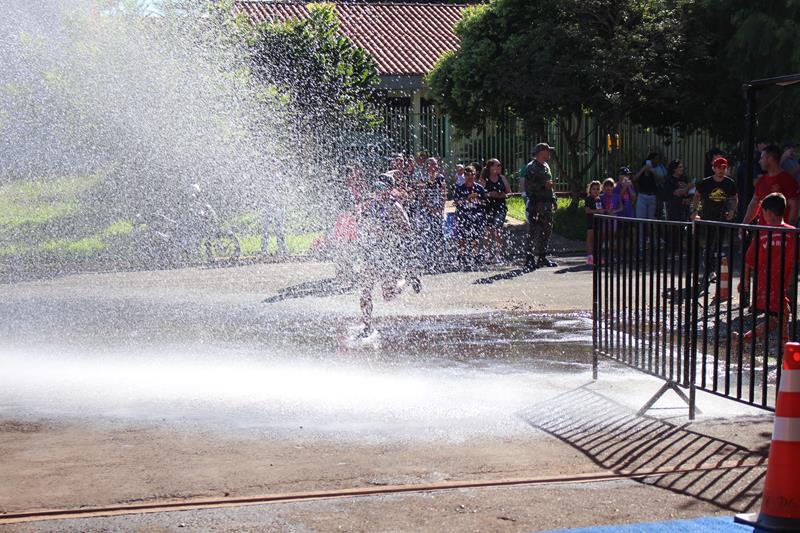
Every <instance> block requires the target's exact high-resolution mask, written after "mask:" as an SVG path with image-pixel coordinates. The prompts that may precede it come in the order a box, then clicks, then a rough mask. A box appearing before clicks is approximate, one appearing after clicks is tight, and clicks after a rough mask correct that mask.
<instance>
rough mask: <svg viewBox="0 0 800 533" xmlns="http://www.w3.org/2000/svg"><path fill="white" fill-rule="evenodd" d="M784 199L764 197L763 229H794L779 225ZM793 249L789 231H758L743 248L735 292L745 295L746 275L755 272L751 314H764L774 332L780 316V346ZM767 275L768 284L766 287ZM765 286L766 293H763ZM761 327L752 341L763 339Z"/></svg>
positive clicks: (793, 236)
mask: <svg viewBox="0 0 800 533" xmlns="http://www.w3.org/2000/svg"><path fill="white" fill-rule="evenodd" d="M786 204H787V202H786V198H785V197H784V196H783V195H782V194H781V193H772V194H769V195H767V196H766V197H765V198H764V200H763V201H762V202H761V212H762V216H763V217H764V218H765V221H766V224H765V225H766V226H775V227H778V228H788V229H794V227H793V226H791V225H789V224H787V223H785V222H784V221H783V215H784V213H785V212H786ZM756 246H758V247H759V250H758V267H756V265H755V255H756V249H755V247H756ZM796 247H797V234H796V233H795V232H793V231H791V232H786V231H765V230H760V231H758V235H757V237H756V238H754V239H753V240H752V241H750V246H749V247H748V248H747V253H746V255H745V259H744V262H745V266H744V280H745V281H744V286H742V284H741V283H740V285H739V292H741V293H743V294H746V293H747V287H748V285H749V280H750V272H751V271H752V270H753V269H754V268H755V269H756V271H757V276H758V277H757V280H756V281H757V291H758V294H756V304H755V312H756V313H759V312H764V313H766V314H767V316H768V317H769V325H770V329H771V330H772V331H775V330H776V329H777V328H778V323H779V322H778V317H779V316H780V315H781V314H783V342H786V339H787V336H788V331H789V329H788V322H789V297H788V294H789V289H790V283H791V281H792V276H793V275H795V270H794V258H795V249H796ZM781 258H782V259H783V261H781ZM767 275H769V283H767ZM781 275H782V277H783V279H781ZM767 285H769V292H767ZM765 329H766V328H765V324H764V323H763V322H762V323H761V324H759V325H757V326H756V327H755V334H756V338H758V337H761V336H763V335H764V331H765ZM752 334H753V332H752V331H748V332H747V333H745V341H749V340H750V339H751V337H752ZM733 340H734V342H736V341H738V333H736V332H733Z"/></svg>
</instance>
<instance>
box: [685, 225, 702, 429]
mask: <svg viewBox="0 0 800 533" xmlns="http://www.w3.org/2000/svg"><path fill="white" fill-rule="evenodd" d="M698 233H699V230H698V224H697V222H692V231H691V234H690V235H691V239H692V247H691V248H692V254H691V261H692V281H691V283H692V312H691V315H692V320H691V324H690V327H689V335H690V349H689V353H688V354H687V355H688V357H687V363H688V364H689V420H694V415H695V403H696V396H697V307H698V302H699V300H700V273H699V270H700V236H699V235H698Z"/></svg>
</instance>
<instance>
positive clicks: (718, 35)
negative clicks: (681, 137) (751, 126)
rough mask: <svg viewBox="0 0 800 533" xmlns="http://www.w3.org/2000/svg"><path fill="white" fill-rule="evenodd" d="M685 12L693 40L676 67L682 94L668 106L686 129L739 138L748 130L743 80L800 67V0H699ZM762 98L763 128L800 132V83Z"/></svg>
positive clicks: (684, 29)
mask: <svg viewBox="0 0 800 533" xmlns="http://www.w3.org/2000/svg"><path fill="white" fill-rule="evenodd" d="M680 14H681V25H680V30H679V31H680V33H681V34H682V35H683V36H684V39H685V41H686V46H684V47H683V49H682V51H681V53H680V55H679V57H677V58H676V59H677V60H676V62H675V64H673V65H669V68H670V70H671V71H672V72H673V76H672V79H671V82H670V83H671V85H672V87H673V91H674V94H675V95H676V98H675V99H674V100H673V101H671V102H664V106H663V108H662V111H663V113H664V114H665V115H669V116H672V117H673V122H674V124H675V125H677V126H679V127H681V128H683V129H687V130H691V129H697V128H705V129H708V130H709V131H711V132H712V133H713V134H714V135H715V136H718V137H720V138H722V139H724V140H726V141H728V142H737V141H739V140H741V139H742V137H743V135H744V111H745V109H744V108H745V101H744V98H743V96H742V84H744V83H746V82H748V81H750V80H754V79H760V78H770V77H775V76H783V75H787V74H797V73H800V47H798V46H797V43H798V36H800V2H798V1H797V0H776V1H772V2H763V3H758V4H753V3H752V2H748V1H746V0H697V1H690V2H689V1H687V2H684V3H682V4H681V5H680ZM678 96H680V98H678ZM759 100H760V102H759V123H758V132H759V134H761V135H763V136H766V137H768V138H772V139H780V138H782V137H784V136H786V135H790V134H794V135H797V134H798V133H800V125H798V122H797V118H796V110H797V109H798V107H800V88H798V87H796V86H795V87H790V88H778V87H776V88H774V89H770V90H767V91H764V92H762V93H760V94H759Z"/></svg>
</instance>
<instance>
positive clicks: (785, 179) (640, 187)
mask: <svg viewBox="0 0 800 533" xmlns="http://www.w3.org/2000/svg"><path fill="white" fill-rule="evenodd" d="M796 149H797V145H796V143H795V142H794V141H792V140H791V139H787V140H785V141H784V142H783V143H782V147H781V146H779V145H778V144H775V143H769V142H766V141H762V140H760V141H758V143H757V147H756V154H755V159H754V161H755V167H756V168H754V169H752V175H753V176H754V177H755V181H754V185H753V186H754V189H755V192H754V194H753V197H752V200H751V202H750V203H749V204H748V206H747V208H746V209H745V211H744V214H743V216H741V217H739V196H740V191H739V187H740V186H741V185H742V184H743V183H745V179H746V178H745V177H744V176H745V175H746V172H745V171H746V170H747V169H746V168H745V167H744V163H742V164H741V165H740V166H739V168H738V170H737V172H736V173H735V174H733V175H732V173H731V168H730V167H731V164H730V162H729V160H728V158H727V157H726V156H725V154H724V153H722V152H721V151H720V150H718V149H712V150H710V151H709V153H708V156H707V164H706V170H705V172H706V176H705V177H703V178H700V179H695V178H694V177H691V176H689V175H687V173H686V167H685V165H684V163H683V161H681V160H680V159H674V160H672V161H670V162H669V163H668V164H667V166H666V167H665V166H664V165H663V164H662V162H661V157H660V154H658V153H655V152H654V153H650V154H649V155H648V156H647V157H646V158H645V160H644V161H643V162H642V164H641V166H640V167H639V168H638V170H636V171H632V170H631V169H630V168H629V167H621V168H620V169H619V171H618V172H617V177H616V180H607V181H611V182H614V187H613V190H612V191H611V192H610V193H607V192H606V188H605V183H604V184H603V186H602V192H600V191H599V189H600V188H601V187H599V185H600V182H592V183H590V184H589V188H588V189H587V193H586V198H587V200H586V207H585V211H586V217H587V262H588V263H592V262H593V257H592V255H591V250H592V247H591V246H592V242H593V238H594V236H593V235H592V232H591V231H590V230H591V227H590V225H591V224H592V219H593V217H594V215H596V214H615V215H617V216H620V217H628V218H639V219H648V220H670V221H678V222H690V221H693V220H708V221H717V222H732V221H733V222H743V223H746V224H750V223H754V222H756V221H759V222H760V223H761V224H763V223H764V219H763V217H762V216H760V213H761V209H760V206H761V201H762V200H763V199H764V198H765V197H766V196H767V195H768V194H771V193H774V192H779V193H781V194H783V196H784V197H785V198H786V202H787V211H786V221H787V222H789V223H790V224H792V225H796V224H797V218H798V202H800V199H799V198H798V192H799V191H800V189H799V188H798V182H799V181H800V163H798V161H797V153H796ZM640 244H641V243H640Z"/></svg>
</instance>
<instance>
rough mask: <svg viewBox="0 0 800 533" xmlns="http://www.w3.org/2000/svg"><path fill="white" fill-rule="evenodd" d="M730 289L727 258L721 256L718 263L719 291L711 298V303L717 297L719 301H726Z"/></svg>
mask: <svg viewBox="0 0 800 533" xmlns="http://www.w3.org/2000/svg"><path fill="white" fill-rule="evenodd" d="M730 290H731V273H730V270H728V258H727V257H725V256H722V259H721V260H720V265H719V292H718V293H717V294H715V295H714V297H713V298H712V299H711V303H712V304H713V303H715V302H716V301H717V298H719V301H720V303H722V302H724V301H727V299H728V296H729V295H730Z"/></svg>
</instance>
